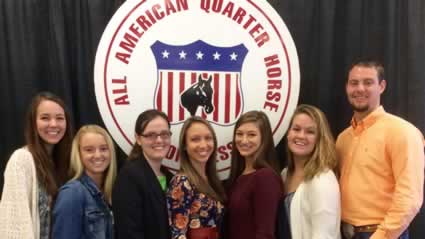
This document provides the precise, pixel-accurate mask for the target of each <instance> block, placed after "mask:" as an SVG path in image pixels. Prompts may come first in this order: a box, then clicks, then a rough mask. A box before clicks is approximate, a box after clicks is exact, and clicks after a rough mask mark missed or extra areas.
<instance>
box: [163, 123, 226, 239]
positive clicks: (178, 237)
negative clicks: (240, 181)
mask: <svg viewBox="0 0 425 239" xmlns="http://www.w3.org/2000/svg"><path fill="white" fill-rule="evenodd" d="M179 149H180V153H179V157H180V165H181V166H180V167H181V168H180V171H179V172H178V173H177V174H176V175H175V176H174V178H173V179H172V180H171V182H170V187H169V189H168V192H167V207H168V213H169V222H170V229H171V235H172V238H173V239H198V238H199V239H200V238H209V239H218V238H219V235H218V231H219V229H218V227H219V226H220V222H221V220H222V217H223V202H224V200H225V193H224V189H223V187H222V185H221V182H220V180H219V179H218V176H217V171H216V156H217V153H216V151H217V137H216V135H215V133H214V130H213V128H212V127H211V125H210V124H209V123H208V122H207V121H206V120H204V119H202V118H200V117H197V116H194V117H191V118H189V119H187V120H186V122H185V123H184V125H183V127H182V130H181V134H180V141H179Z"/></svg>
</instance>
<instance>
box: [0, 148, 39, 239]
mask: <svg viewBox="0 0 425 239" xmlns="http://www.w3.org/2000/svg"><path fill="white" fill-rule="evenodd" d="M38 213H39V212H38V184H37V176H36V171H35V165H34V159H33V157H32V154H31V153H30V152H29V151H28V150H27V149H26V148H25V147H24V148H20V149H17V150H15V152H14V153H13V154H12V156H11V157H10V159H9V162H8V163H7V166H6V170H5V171H4V187H3V194H2V199H1V201H0V238H1V239H22V238H25V239H39V237H40V219H39V214H38Z"/></svg>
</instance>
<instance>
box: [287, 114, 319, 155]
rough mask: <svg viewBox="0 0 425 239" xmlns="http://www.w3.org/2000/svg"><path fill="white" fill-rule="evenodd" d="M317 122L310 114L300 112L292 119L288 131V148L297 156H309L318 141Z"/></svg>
mask: <svg viewBox="0 0 425 239" xmlns="http://www.w3.org/2000/svg"><path fill="white" fill-rule="evenodd" d="M317 134H318V129H317V124H316V123H315V122H314V121H313V119H312V118H310V116H308V115H306V114H304V113H300V114H297V115H296V116H295V117H294V119H293V120H292V124H291V126H290V127H289V131H288V148H289V151H290V152H291V153H292V154H293V155H294V157H295V158H297V157H298V158H306V157H309V156H310V155H311V154H312V152H313V150H314V147H315V146H316V142H317Z"/></svg>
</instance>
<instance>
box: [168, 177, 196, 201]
mask: <svg viewBox="0 0 425 239" xmlns="http://www.w3.org/2000/svg"><path fill="white" fill-rule="evenodd" d="M194 190H195V187H194V186H193V185H192V184H191V183H190V181H189V178H188V177H187V176H186V175H184V174H181V173H178V174H176V175H174V177H173V178H172V179H171V181H170V186H169V187H168V192H169V194H170V195H171V197H172V198H173V199H176V198H181V197H185V194H187V195H192V194H193V193H194Z"/></svg>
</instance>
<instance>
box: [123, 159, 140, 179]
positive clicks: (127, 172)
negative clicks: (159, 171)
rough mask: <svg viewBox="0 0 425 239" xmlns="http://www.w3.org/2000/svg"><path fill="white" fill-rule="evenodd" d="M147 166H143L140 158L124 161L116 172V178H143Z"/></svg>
mask: <svg viewBox="0 0 425 239" xmlns="http://www.w3.org/2000/svg"><path fill="white" fill-rule="evenodd" d="M146 170H147V168H146V167H145V166H144V164H143V161H142V159H134V160H129V161H127V162H125V164H124V165H123V166H122V168H121V170H120V171H119V173H118V176H117V180H118V181H120V180H126V181H127V180H131V181H139V180H143V179H144V178H145V175H146V173H145V172H146Z"/></svg>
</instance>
